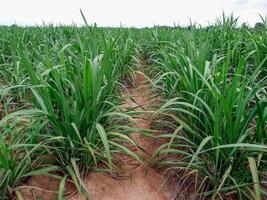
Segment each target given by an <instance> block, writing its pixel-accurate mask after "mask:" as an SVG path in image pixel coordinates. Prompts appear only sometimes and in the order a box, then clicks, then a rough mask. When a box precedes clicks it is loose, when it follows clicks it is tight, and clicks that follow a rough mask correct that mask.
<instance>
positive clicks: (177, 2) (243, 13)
mask: <svg viewBox="0 0 267 200" xmlns="http://www.w3.org/2000/svg"><path fill="white" fill-rule="evenodd" d="M79 8H81V9H82V10H83V12H84V14H85V16H86V18H87V21H88V23H95V22H96V23H97V24H98V25H99V26H119V25H121V24H122V25H124V26H136V27H144V26H153V25H154V24H157V25H173V24H174V22H175V23H176V24H178V23H179V24H181V25H186V24H188V23H189V19H191V20H193V21H197V22H198V23H200V24H202V25H207V24H210V23H212V22H214V21H215V19H216V17H218V16H220V15H221V14H222V12H223V11H225V12H226V13H231V12H233V13H234V15H235V16H239V17H240V22H248V23H250V24H251V25H253V24H254V23H255V22H257V21H260V17H259V16H258V14H261V15H263V16H266V14H267V0H74V1H73V0H0V24H6V25H10V24H13V23H17V24H20V25H35V24H42V23H43V22H45V23H54V24H58V23H61V24H72V23H73V22H74V23H76V24H82V23H83V21H82V17H81V15H80V12H79Z"/></svg>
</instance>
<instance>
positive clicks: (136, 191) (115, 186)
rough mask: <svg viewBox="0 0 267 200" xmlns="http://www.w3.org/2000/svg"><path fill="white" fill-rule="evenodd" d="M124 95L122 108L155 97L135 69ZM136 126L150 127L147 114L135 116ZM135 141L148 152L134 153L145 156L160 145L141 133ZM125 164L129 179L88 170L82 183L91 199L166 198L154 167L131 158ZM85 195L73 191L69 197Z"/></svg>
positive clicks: (76, 198)
mask: <svg viewBox="0 0 267 200" xmlns="http://www.w3.org/2000/svg"><path fill="white" fill-rule="evenodd" d="M122 95H123V96H124V97H125V104H124V105H123V106H124V108H125V109H128V108H136V107H138V106H139V108H138V109H137V110H143V109H144V108H145V107H146V106H147V105H151V104H152V103H153V102H154V103H155V100H150V98H151V97H152V96H154V94H153V93H152V92H151V91H150V90H149V86H148V85H147V81H146V79H145V76H144V75H143V74H142V73H135V76H134V80H133V87H132V88H128V92H124V93H123V94H122ZM134 121H135V122H136V124H135V127H136V128H146V129H148V128H150V121H149V120H148V117H146V116H145V115H142V114H140V115H139V116H138V117H137V118H135V119H134ZM132 137H133V139H134V140H135V142H136V143H137V144H138V146H140V147H141V148H142V149H144V150H145V151H146V152H147V153H148V154H147V153H145V152H144V151H141V150H137V153H138V154H139V155H141V156H143V157H145V158H146V159H149V157H150V156H149V154H152V153H153V152H154V151H155V149H156V148H157V147H158V146H159V145H160V143H159V142H158V141H155V140H154V139H152V138H148V137H145V136H142V135H141V134H140V133H134V134H133V135H132ZM126 161H127V162H126V164H125V165H126V166H124V168H127V169H128V170H129V174H130V177H129V178H128V179H123V180H122V179H115V178H112V177H111V176H110V175H109V174H105V173H90V174H89V175H88V176H87V177H86V178H85V184H86V186H87V188H88V191H89V192H90V194H91V196H92V197H93V199H94V200H150V199H151V200H168V199H170V198H169V193H168V192H167V191H165V190H163V189H160V183H161V174H159V173H158V172H157V171H155V170H154V169H147V167H146V166H145V165H141V164H139V165H137V166H136V165H134V164H133V162H134V161H132V160H128V159H127V158H126ZM81 199H84V198H82V197H80V196H79V195H75V196H73V197H72V198H71V200H81Z"/></svg>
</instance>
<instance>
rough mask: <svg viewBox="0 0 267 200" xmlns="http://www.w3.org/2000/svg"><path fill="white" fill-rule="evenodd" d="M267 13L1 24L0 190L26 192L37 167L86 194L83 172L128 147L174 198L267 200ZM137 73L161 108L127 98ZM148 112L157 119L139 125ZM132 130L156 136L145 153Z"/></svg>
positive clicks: (105, 165) (103, 168)
mask: <svg viewBox="0 0 267 200" xmlns="http://www.w3.org/2000/svg"><path fill="white" fill-rule="evenodd" d="M262 21H263V24H264V25H265V26H262V27H261V28H260V29H253V28H250V27H245V26H244V27H241V28H240V27H237V20H236V19H234V18H233V17H223V19H221V21H218V22H217V23H215V25H214V26H211V27H207V28H201V27H198V26H196V25H192V26H190V27H188V28H181V27H177V28H168V27H155V28H144V29H134V28H100V27H97V26H95V25H94V26H88V25H87V23H86V20H85V24H86V26H84V27H75V26H58V27H53V26H42V27H18V26H11V27H4V26H3V27H0V86H1V87H0V199H23V192H21V188H23V185H25V183H26V182H27V180H29V179H30V178H32V177H34V176H40V175H44V176H50V177H53V178H55V179H57V180H59V186H58V188H56V190H57V192H56V193H55V194H56V197H55V199H66V198H68V195H66V192H65V185H66V184H67V182H71V183H72V184H73V186H74V187H75V189H76V191H77V192H78V193H79V194H81V195H83V196H84V197H85V198H86V199H91V198H92V197H91V194H90V190H88V188H87V186H86V184H85V183H84V181H83V179H84V178H85V177H86V175H87V174H89V173H91V172H93V171H94V172H95V171H98V172H99V173H108V174H110V176H114V173H115V171H116V170H117V169H118V168H119V165H120V162H118V160H119V159H120V158H121V156H127V157H131V158H132V159H134V160H135V161H136V162H139V163H141V164H142V165H145V166H147V167H149V168H154V169H156V170H157V171H159V172H160V174H161V175H162V185H163V186H162V187H167V188H169V189H170V193H171V196H170V199H226V198H227V199H257V200H260V199H264V198H267V190H266V188H267V21H266V20H265V19H262ZM140 63H141V64H140ZM142 63H143V64H142ZM144 63H145V64H144ZM136 71H139V72H140V73H143V74H144V76H145V77H146V79H147V82H148V83H149V84H150V85H149V89H150V90H152V91H153V92H154V94H155V95H151V96H149V98H151V99H153V98H160V101H157V102H158V103H157V105H156V106H147V107H144V108H143V109H142V110H141V111H140V110H136V109H134V108H131V109H125V108H124V107H123V104H124V101H125V96H124V95H121V91H122V90H128V89H129V88H130V87H132V86H131V85H132V82H134V81H136V80H134V74H135V73H136ZM144 113H145V114H146V116H148V118H149V119H150V120H151V121H152V122H151V126H150V127H149V128H146V129H144V128H142V127H138V125H133V124H134V123H135V121H134V120H133V119H135V118H137V117H138V116H139V115H140V114H144ZM153 122H154V123H153ZM136 132H139V133H140V134H143V135H145V137H151V138H153V140H159V141H160V145H159V146H158V147H157V149H156V150H155V151H154V152H153V153H152V154H151V155H150V157H149V158H147V157H144V156H143V155H142V154H139V153H138V151H135V150H134V148H133V147H135V148H140V147H139V145H138V144H136V140H135V138H134V137H133V136H132V134H133V133H136ZM39 199H42V197H40V198H39ZM44 199H45V198H44ZM111 199H112V198H111Z"/></svg>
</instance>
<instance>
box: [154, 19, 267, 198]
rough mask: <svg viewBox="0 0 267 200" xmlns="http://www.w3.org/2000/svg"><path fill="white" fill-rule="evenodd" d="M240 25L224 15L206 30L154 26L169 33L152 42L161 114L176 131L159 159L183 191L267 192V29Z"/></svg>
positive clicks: (200, 194) (179, 193)
mask: <svg viewBox="0 0 267 200" xmlns="http://www.w3.org/2000/svg"><path fill="white" fill-rule="evenodd" d="M236 24H237V19H234V18H233V17H224V18H223V20H222V21H221V22H218V24H216V25H215V26H214V27H213V28H212V29H210V30H208V31H207V30H204V29H192V30H190V31H186V30H174V31H168V30H166V31H165V32H164V31H163V32H162V31H161V32H157V31H154V32H156V34H155V33H153V35H159V37H161V38H164V40H162V39H157V38H156V40H157V43H156V46H152V47H151V52H152V53H151V62H153V63H154V66H153V67H151V69H152V70H151V74H152V75H153V76H154V79H155V81H154V84H155V86H156V89H157V90H158V91H160V92H161V93H162V94H163V95H164V96H165V97H166V103H165V104H164V105H163V106H162V107H161V108H160V109H159V110H158V111H157V113H155V115H157V114H163V115H166V116H168V118H169V120H168V123H167V122H166V117H164V118H163V123H164V124H169V128H171V129H173V131H174V132H173V133H171V134H163V135H162V136H161V137H164V138H169V142H168V143H166V144H163V145H162V146H161V147H160V148H159V149H158V151H156V152H155V154H154V157H153V158H154V159H155V160H157V161H158V166H159V167H166V166H167V167H170V169H168V170H167V175H166V179H167V181H171V180H172V181H173V179H174V178H175V177H176V182H177V188H176V194H175V196H176V197H177V198H180V197H182V196H186V195H188V194H192V193H194V194H193V195H194V196H193V197H194V198H204V197H210V198H212V199H217V198H221V199H223V198H225V197H226V196H227V195H230V196H231V195H232V196H237V197H238V198H240V199H246V198H249V199H260V197H261V195H262V194H265V195H266V192H265V191H264V184H266V171H267V168H266V162H267V156H266V151H267V146H266V144H267V143H266V136H267V78H266V70H267V62H266V60H267V54H266V50H267V46H266V44H267V43H266V38H267V29H265V30H264V31H261V32H255V31H254V30H246V29H243V28H239V29H237V28H236ZM154 40H155V39H154ZM168 130H169V129H168ZM168 154H171V155H173V154H174V155H176V156H171V157H170V156H166V155H168ZM155 160H154V162H155ZM192 188H194V189H193V190H194V192H192ZM253 188H254V189H253Z"/></svg>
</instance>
